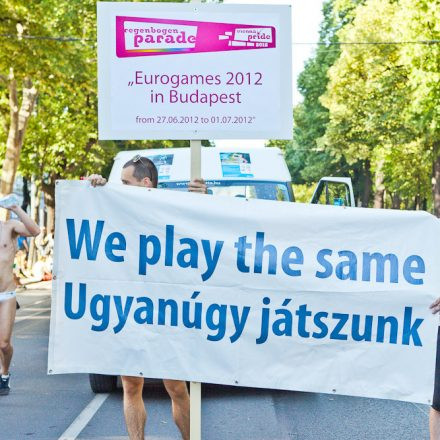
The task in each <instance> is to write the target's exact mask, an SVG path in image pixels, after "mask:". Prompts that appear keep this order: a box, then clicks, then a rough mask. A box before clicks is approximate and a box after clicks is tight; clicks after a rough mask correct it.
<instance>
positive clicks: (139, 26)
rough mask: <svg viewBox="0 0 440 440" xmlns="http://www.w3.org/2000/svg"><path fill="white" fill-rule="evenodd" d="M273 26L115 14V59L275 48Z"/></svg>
mask: <svg viewBox="0 0 440 440" xmlns="http://www.w3.org/2000/svg"><path fill="white" fill-rule="evenodd" d="M275 43H276V39H275V28H274V27H273V26H255V25H247V24H230V23H212V22H205V21H186V20H164V19H159V18H139V17H120V16H117V17H116V55H117V56H118V57H119V58H126V57H142V56H151V55H170V54H182V53H197V52H224V51H229V50H248V49H272V48H274V47H276V44H275Z"/></svg>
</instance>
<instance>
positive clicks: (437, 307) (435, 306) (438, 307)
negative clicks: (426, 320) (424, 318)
mask: <svg viewBox="0 0 440 440" xmlns="http://www.w3.org/2000/svg"><path fill="white" fill-rule="evenodd" d="M429 308H430V309H431V312H432V314H433V315H434V314H436V313H438V312H440V298H437V299H436V300H435V301H434V302H433V303H432V304H431V305H430V306H429Z"/></svg>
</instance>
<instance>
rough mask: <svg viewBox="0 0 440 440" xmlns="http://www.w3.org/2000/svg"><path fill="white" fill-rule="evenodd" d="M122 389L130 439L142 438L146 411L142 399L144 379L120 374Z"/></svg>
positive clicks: (141, 439)
mask: <svg viewBox="0 0 440 440" xmlns="http://www.w3.org/2000/svg"><path fill="white" fill-rule="evenodd" d="M121 379H122V387H123V389H124V415H125V423H126V425H127V431H128V435H129V437H130V440H144V432H145V422H146V421H147V413H146V411H145V406H144V401H143V399H142V389H143V387H144V379H143V378H142V377H133V376H121Z"/></svg>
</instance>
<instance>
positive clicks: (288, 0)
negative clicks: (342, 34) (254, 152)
mask: <svg viewBox="0 0 440 440" xmlns="http://www.w3.org/2000/svg"><path fill="white" fill-rule="evenodd" d="M224 3H240V4H263V5H270V4H273V5H292V43H293V44H292V75H293V105H294V106H295V105H296V104H298V102H300V101H301V95H300V93H299V92H298V90H297V88H296V80H297V78H298V75H299V74H300V73H301V71H302V70H303V68H304V62H305V61H307V59H308V58H310V56H311V55H312V54H313V51H314V50H315V49H316V44H314V43H316V42H317V41H318V38H319V26H320V24H321V21H322V18H323V16H322V3H323V0H224ZM294 43H312V44H294ZM264 143H265V140H258V139H252V140H242V139H240V140H234V139H227V140H217V141H215V145H216V146H218V147H220V148H221V147H226V146H231V145H237V147H242V148H245V147H257V146H261V147H262V146H264Z"/></svg>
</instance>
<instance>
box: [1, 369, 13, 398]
mask: <svg viewBox="0 0 440 440" xmlns="http://www.w3.org/2000/svg"><path fill="white" fill-rule="evenodd" d="M10 378H11V376H10V375H9V374H8V375H7V376H3V375H1V376H0V396H7V395H8V394H9V391H11V387H10V386H9V379H10Z"/></svg>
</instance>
